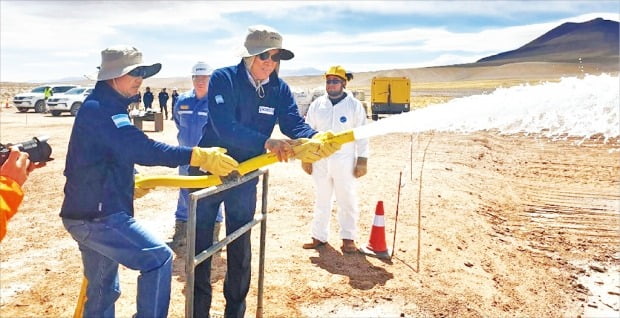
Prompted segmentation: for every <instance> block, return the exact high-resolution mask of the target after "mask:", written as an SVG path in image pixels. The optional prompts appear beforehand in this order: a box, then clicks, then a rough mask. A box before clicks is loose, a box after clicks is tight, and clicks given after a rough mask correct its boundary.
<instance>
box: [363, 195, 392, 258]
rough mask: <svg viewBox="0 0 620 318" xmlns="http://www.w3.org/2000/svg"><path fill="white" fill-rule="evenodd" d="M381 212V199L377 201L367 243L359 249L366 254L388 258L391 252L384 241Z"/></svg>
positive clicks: (383, 225)
mask: <svg viewBox="0 0 620 318" xmlns="http://www.w3.org/2000/svg"><path fill="white" fill-rule="evenodd" d="M383 214H384V213H383V201H379V202H377V207H376V209H375V219H374V221H373V223H372V230H371V231H370V240H368V245H366V247H362V248H361V249H360V250H361V251H362V253H364V254H366V255H370V256H374V257H377V258H387V259H389V258H391V256H390V255H392V253H391V251H390V250H389V249H388V248H387V244H386V243H385V220H384V219H383Z"/></svg>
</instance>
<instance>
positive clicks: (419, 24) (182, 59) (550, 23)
mask: <svg viewBox="0 0 620 318" xmlns="http://www.w3.org/2000/svg"><path fill="white" fill-rule="evenodd" d="M596 17H602V18H605V19H610V20H615V21H618V20H620V1H617V0H613V1H404V2H397V1H351V2H349V1H316V2H315V1H275V2H268V1H222V2H217V1H161V2H160V1H7V0H0V81H3V82H7V81H9V82H16V81H42V82H43V81H48V80H53V79H61V78H67V77H80V76H83V75H85V74H93V73H94V72H95V67H96V66H97V65H98V64H99V63H100V52H101V50H102V49H104V48H105V47H108V46H111V45H116V44H130V45H133V46H135V47H137V48H138V49H140V50H142V51H143V53H144V57H145V61H146V62H161V63H162V64H163V68H162V71H161V72H160V73H159V74H158V75H157V76H158V77H175V76H189V71H190V68H191V66H192V65H193V64H194V63H195V62H196V61H198V60H203V61H206V62H207V63H208V64H209V65H211V66H212V67H214V68H217V67H222V66H227V65H232V64H236V63H237V62H238V61H239V57H238V52H239V49H240V47H241V45H242V44H243V39H244V37H245V34H246V32H247V27H248V26H250V25H254V24H265V25H269V26H272V27H274V28H276V29H278V30H279V31H280V33H282V35H283V37H284V47H285V48H288V49H290V50H292V51H293V52H294V53H295V55H296V56H295V58H294V59H293V60H291V61H285V62H283V63H282V66H281V68H282V70H283V71H284V72H286V71H288V70H296V69H302V68H315V69H319V70H325V69H327V68H328V67H329V66H330V65H335V64H340V65H343V66H344V67H345V68H346V69H347V70H350V71H353V72H362V71H372V70H383V69H395V68H414V67H426V66H438V65H449V64H459V63H470V62H475V61H476V60H478V59H480V58H482V57H485V56H488V55H492V54H496V53H499V52H503V51H508V50H512V49H516V48H518V47H520V46H521V45H524V44H526V43H527V42H529V41H531V40H533V39H535V38H536V37H538V36H540V35H542V34H543V33H545V32H547V31H549V30H550V29H552V28H554V27H556V26H558V25H560V24H562V23H564V22H584V21H588V20H591V19H593V18H596Z"/></svg>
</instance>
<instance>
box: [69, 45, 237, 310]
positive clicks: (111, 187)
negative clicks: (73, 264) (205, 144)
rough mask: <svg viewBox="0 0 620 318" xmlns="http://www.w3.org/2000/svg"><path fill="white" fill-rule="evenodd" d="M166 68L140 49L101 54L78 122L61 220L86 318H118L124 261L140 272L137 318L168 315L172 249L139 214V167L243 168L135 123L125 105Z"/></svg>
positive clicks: (224, 170)
mask: <svg viewBox="0 0 620 318" xmlns="http://www.w3.org/2000/svg"><path fill="white" fill-rule="evenodd" d="M160 69H161V64H159V63H155V64H147V63H143V62H142V53H141V52H140V51H138V50H137V49H136V48H133V47H130V46H115V47H110V48H107V49H105V50H103V51H102V52H101V66H100V68H99V74H98V76H97V80H98V81H97V84H96V85H95V89H94V90H93V92H92V93H91V94H90V95H89V96H88V97H87V98H86V100H85V101H84V104H83V105H82V107H81V108H80V112H79V113H78V115H77V116H76V118H75V122H74V124H73V130H72V132H71V137H70V139H69V149H68V152H67V160H66V166H65V171H64V174H65V177H66V178H67V180H66V183H65V189H64V192H65V198H64V201H63V204H62V208H61V211H60V216H61V217H62V221H63V224H64V226H65V229H67V231H68V232H69V233H70V234H71V236H72V237H73V239H75V240H76V241H77V243H78V246H79V248H80V252H81V254H82V262H83V265H84V275H85V276H86V279H87V280H88V288H87V290H86V298H87V300H86V303H85V305H84V317H114V303H115V302H116V299H118V297H119V295H120V286H119V276H118V267H119V264H122V265H124V266H125V267H127V268H131V269H134V270H139V271H140V276H138V284H137V285H138V293H137V296H136V307H137V308H136V309H137V313H136V315H135V316H134V317H166V316H167V315H168V305H169V303H170V281H171V274H172V251H171V250H170V249H169V248H168V246H167V245H166V244H165V243H164V242H162V241H160V240H159V239H158V238H157V237H156V236H155V235H153V234H151V233H150V231H149V230H147V229H146V228H145V227H144V226H142V225H140V224H139V223H137V222H136V220H135V219H134V217H133V216H134V208H133V199H134V172H135V169H134V165H135V164H140V165H145V166H157V165H160V166H168V167H177V166H180V165H186V164H189V165H190V166H195V167H199V168H200V169H202V170H208V171H209V172H211V173H212V174H215V175H227V174H228V173H230V172H231V171H232V170H234V169H235V168H236V167H237V165H238V164H237V162H236V161H235V160H234V159H232V158H231V157H229V156H227V155H225V154H224V152H223V151H221V150H219V149H215V148H199V147H193V148H192V147H181V146H179V147H177V146H171V145H168V144H164V143H161V142H157V141H154V140H152V139H150V138H148V136H146V135H145V134H144V133H143V132H142V131H141V130H140V129H138V128H136V127H134V126H133V125H132V124H131V122H130V120H129V116H128V114H127V106H128V105H129V104H130V103H131V102H132V101H133V100H134V98H135V96H136V95H137V94H138V90H139V89H140V86H141V85H142V80H143V79H145V78H148V77H151V76H153V75H155V74H156V73H157V72H159V70H160Z"/></svg>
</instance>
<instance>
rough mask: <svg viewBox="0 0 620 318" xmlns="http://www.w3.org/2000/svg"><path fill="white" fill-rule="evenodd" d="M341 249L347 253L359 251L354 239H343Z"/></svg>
mask: <svg viewBox="0 0 620 318" xmlns="http://www.w3.org/2000/svg"><path fill="white" fill-rule="evenodd" d="M340 249H341V250H342V252H343V253H347V254H352V253H357V246H355V242H354V241H353V240H347V239H342V247H340Z"/></svg>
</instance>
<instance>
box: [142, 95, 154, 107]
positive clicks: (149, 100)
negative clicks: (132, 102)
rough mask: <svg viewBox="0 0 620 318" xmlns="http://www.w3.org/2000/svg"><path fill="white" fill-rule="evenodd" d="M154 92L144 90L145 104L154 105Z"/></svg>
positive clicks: (143, 98)
mask: <svg viewBox="0 0 620 318" xmlns="http://www.w3.org/2000/svg"><path fill="white" fill-rule="evenodd" d="M153 99H154V97H153V93H152V92H144V95H143V96H142V100H143V101H144V105H145V106H151V105H153Z"/></svg>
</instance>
